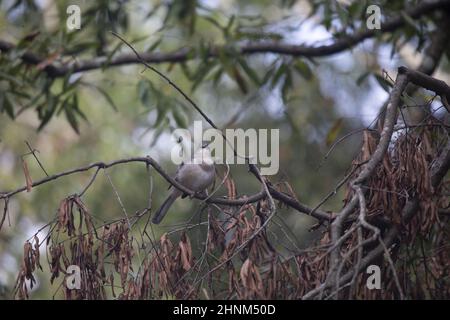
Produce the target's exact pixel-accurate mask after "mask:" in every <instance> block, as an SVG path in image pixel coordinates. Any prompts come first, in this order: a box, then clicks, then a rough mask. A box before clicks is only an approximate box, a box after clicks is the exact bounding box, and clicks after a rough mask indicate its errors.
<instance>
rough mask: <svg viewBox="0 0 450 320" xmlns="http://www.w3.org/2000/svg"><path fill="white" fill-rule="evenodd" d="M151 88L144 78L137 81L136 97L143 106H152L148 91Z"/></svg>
mask: <svg viewBox="0 0 450 320" xmlns="http://www.w3.org/2000/svg"><path fill="white" fill-rule="evenodd" d="M151 90H152V84H151V83H150V82H149V81H148V80H146V79H142V80H140V81H139V82H138V86H137V91H138V97H139V100H140V101H141V103H142V104H143V105H144V106H145V107H152V106H153V103H152V101H150V93H149V92H150V91H151Z"/></svg>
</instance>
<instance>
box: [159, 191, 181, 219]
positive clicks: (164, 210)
mask: <svg viewBox="0 0 450 320" xmlns="http://www.w3.org/2000/svg"><path fill="white" fill-rule="evenodd" d="M180 195H181V193H180V191H179V190H173V191H172V192H171V193H170V195H169V196H168V197H167V199H166V200H165V201H164V203H163V204H162V205H161V207H160V208H159V209H158V211H156V213H155V215H154V216H153V218H152V222H153V223H154V224H159V223H160V222H161V220H162V219H163V218H164V216H165V215H166V214H167V212H168V211H169V208H170V206H172V204H173V203H174V202H175V200H177V198H178V197H179V196H180Z"/></svg>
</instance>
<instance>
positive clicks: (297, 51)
mask: <svg viewBox="0 0 450 320" xmlns="http://www.w3.org/2000/svg"><path fill="white" fill-rule="evenodd" d="M448 8H450V0H434V1H425V2H421V3H419V4H418V5H417V6H415V7H413V8H408V9H405V10H404V12H405V14H406V15H408V16H409V17H411V18H413V19H418V18H420V17H421V16H423V15H426V14H429V13H431V12H433V11H436V10H442V9H448ZM404 24H405V18H404V17H403V16H402V15H399V16H397V17H395V18H391V19H389V20H387V21H385V22H384V23H383V24H382V27H381V29H380V30H376V29H372V30H369V29H362V30H361V31H359V32H356V33H354V34H352V35H351V36H346V37H341V38H338V39H335V40H334V42H333V43H331V44H328V45H321V46H306V45H288V44H283V43H280V42H276V41H266V42H255V43H247V44H241V45H238V46H237V47H236V48H235V49H236V51H237V52H239V53H241V54H243V55H253V54H259V53H275V54H282V55H291V56H296V57H299V56H302V57H322V56H328V55H332V54H335V53H339V52H342V51H344V50H347V49H350V48H352V47H353V46H355V45H356V44H358V43H361V42H363V41H364V40H366V39H369V38H373V37H375V36H377V35H379V34H381V33H387V32H392V31H394V30H396V29H398V28H400V27H402V26H403V25H404ZM14 48H15V46H14V45H13V44H12V43H9V42H6V41H0V51H2V52H8V51H11V50H13V49H14ZM221 50H222V47H219V46H216V47H212V48H210V50H209V53H208V56H209V57H217V56H218V55H219V54H220V52H221ZM139 55H140V57H141V58H142V59H143V60H144V61H145V62H147V63H166V62H169V63H176V62H184V61H187V60H190V59H193V58H195V55H192V50H191V49H189V48H183V49H180V50H176V51H173V52H168V53H154V52H152V53H141V54H139ZM21 58H22V60H23V62H25V63H27V64H31V65H37V64H39V63H41V62H42V61H44V60H45V58H42V57H39V56H38V55H36V54H34V53H32V52H26V53H25V54H23V55H22V57H21ZM141 62H142V61H141V60H140V59H139V58H137V57H136V55H135V54H123V55H119V56H117V57H115V58H113V59H111V60H109V59H108V58H107V57H97V58H94V59H91V60H82V61H80V62H73V63H70V64H67V65H56V64H50V65H47V66H46V67H45V68H44V69H43V71H45V72H46V73H47V74H48V75H49V76H51V77H62V76H65V75H67V74H70V73H75V72H82V71H89V70H95V69H99V68H103V67H105V66H110V67H113V66H121V65H127V64H138V63H141Z"/></svg>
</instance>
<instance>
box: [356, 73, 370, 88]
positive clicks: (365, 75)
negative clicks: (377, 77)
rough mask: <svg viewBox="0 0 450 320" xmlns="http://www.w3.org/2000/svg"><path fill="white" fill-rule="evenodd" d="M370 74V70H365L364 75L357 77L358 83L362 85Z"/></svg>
mask: <svg viewBox="0 0 450 320" xmlns="http://www.w3.org/2000/svg"><path fill="white" fill-rule="evenodd" d="M369 75H370V72H364V73H363V74H362V75H360V76H359V77H358V79H356V85H357V86H361V84H362V83H363V82H364V80H366V79H367V77H368V76H369Z"/></svg>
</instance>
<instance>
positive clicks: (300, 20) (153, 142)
mask: <svg viewBox="0 0 450 320" xmlns="http://www.w3.org/2000/svg"><path fill="white" fill-rule="evenodd" d="M417 3H419V1H406V0H405V1H403V0H397V1H387V0H386V1H370V3H369V1H319V0H310V1H306V0H303V1H295V0H278V1H272V0H271V1H265V0H246V1H238V0H202V1H200V0H187V1H181V0H171V1H158V0H153V1H138V0H133V1H124V0H122V1H104V0H101V1H52V0H39V1H38V0H3V1H1V2H0V40H2V41H4V42H8V43H11V44H13V45H14V47H13V48H12V49H10V50H7V51H2V52H1V53H0V139H1V140H0V190H1V191H6V190H11V189H15V188H17V187H19V186H22V185H24V183H25V178H24V174H23V169H22V164H21V155H23V154H25V153H27V152H28V151H29V150H28V148H27V146H26V144H25V141H28V142H29V143H30V144H31V145H32V146H33V147H34V148H36V149H37V150H38V151H39V153H38V156H39V158H40V160H41V162H42V163H43V165H44V167H45V169H46V171H47V172H48V173H49V174H54V173H57V172H60V171H64V170H67V169H70V168H75V167H79V166H83V165H86V164H88V163H91V162H96V161H105V162H107V161H111V160H114V159H120V158H127V157H132V156H143V155H150V156H152V157H154V158H155V159H157V160H158V161H161V165H162V166H163V167H164V168H166V169H167V170H168V171H169V172H174V170H175V167H174V165H173V164H171V163H170V160H169V154H170V149H171V147H172V146H173V145H175V141H174V140H173V139H172V138H171V132H172V131H173V130H174V129H175V128H178V127H184V128H189V129H191V128H192V124H193V121H194V120H201V117H200V115H199V114H198V113H196V112H195V110H193V108H191V107H190V106H189V105H188V104H187V103H186V101H184V100H183V98H182V97H181V96H180V95H179V94H177V93H176V92H175V91H174V90H173V88H172V87H170V86H169V85H168V84H167V83H166V82H165V81H164V80H162V79H161V78H159V77H158V76H157V75H155V74H154V73H152V72H151V71H150V70H145V68H144V67H143V66H142V65H139V64H130V65H124V66H119V67H110V66H108V62H109V61H110V60H111V59H112V58H114V57H115V56H118V55H120V54H123V53H129V52H130V50H129V48H127V47H126V46H124V44H123V43H122V42H121V41H119V40H118V39H117V38H116V37H114V36H113V35H112V34H111V31H115V32H117V33H119V34H121V35H122V36H123V37H124V38H125V39H127V40H128V41H129V42H130V43H131V44H132V45H133V46H134V47H135V48H136V49H137V50H138V51H139V52H142V53H168V52H176V51H178V50H187V52H188V56H189V58H190V59H189V60H187V61H183V62H182V63H179V62H175V63H162V64H158V65H155V66H156V67H157V68H158V69H159V70H161V71H162V72H163V73H165V74H166V75H168V76H169V77H170V78H171V79H172V80H173V81H174V82H175V83H176V84H177V85H178V86H180V87H181V88H182V89H183V90H185V91H186V92H187V93H188V94H189V95H190V96H191V97H192V98H193V99H194V100H195V101H196V102H197V103H198V104H199V105H200V106H201V108H202V109H203V110H204V111H205V113H206V114H208V115H209V117H210V118H211V119H213V121H214V122H215V123H216V124H218V126H219V127H223V126H227V127H229V128H243V129H246V128H279V129H280V171H279V173H278V175H276V176H274V177H271V180H272V181H273V182H279V181H286V182H288V183H289V184H290V185H291V186H292V188H293V190H295V193H296V196H297V197H298V199H299V200H300V201H302V202H304V203H307V204H309V205H311V206H312V207H314V206H315V205H316V204H317V203H319V201H320V200H321V199H322V198H323V197H324V196H326V194H327V193H328V192H330V191H332V190H333V189H334V186H335V185H336V184H337V183H338V182H339V181H340V180H341V179H342V178H343V177H344V176H345V174H346V170H347V169H348V168H349V165H350V163H351V161H352V159H353V157H354V155H355V154H356V152H357V151H358V150H359V147H360V140H361V136H360V134H355V135H352V136H350V137H349V138H348V139H346V140H344V141H343V142H342V143H340V144H339V145H338V146H337V147H336V148H334V149H333V152H332V153H331V154H330V155H329V156H328V157H327V158H326V159H325V156H326V155H327V152H328V150H329V149H330V147H331V146H332V145H333V143H334V142H336V140H337V139H339V138H340V137H342V136H344V135H345V134H347V133H349V132H351V131H352V130H355V129H360V128H363V127H365V126H368V125H369V124H370V123H371V122H372V121H373V120H374V119H375V117H376V115H377V112H378V110H379V108H380V107H381V105H382V103H383V102H384V100H385V98H386V97H387V94H386V92H385V91H384V89H383V86H382V85H383V84H384V82H383V77H382V74H383V73H382V70H386V71H387V72H388V74H390V75H392V76H393V75H394V74H395V68H396V67H398V66H400V65H408V66H412V67H415V66H417V54H418V53H420V51H421V50H422V49H423V47H424V46H425V45H426V43H427V39H428V37H429V33H430V32H431V31H432V30H433V29H434V28H435V24H434V22H433V21H434V17H433V15H429V16H424V17H421V18H420V19H412V18H411V17H408V16H407V15H406V14H405V13H404V9H405V8H408V7H412V6H414V5H416V4H417ZM71 4H77V5H78V6H79V7H80V8H81V29H80V30H74V31H70V30H68V29H67V27H66V19H67V13H66V9H67V7H68V6H69V5H71ZM369 4H378V5H379V6H380V8H382V18H383V20H385V19H389V18H390V17H394V16H399V15H401V14H403V15H404V19H405V20H406V21H407V22H408V23H406V24H404V25H403V26H402V27H401V28H398V29H396V30H395V31H394V32H391V33H381V32H380V34H379V35H378V36H377V37H375V38H373V39H370V40H367V41H365V42H363V43H361V44H358V45H357V46H355V47H354V48H352V49H351V50H345V51H343V52H342V53H338V54H335V55H332V56H325V57H314V58H313V57H311V58H304V57H295V56H290V55H280V54H276V53H262V54H253V55H244V54H241V53H240V52H239V51H238V50H237V48H238V47H239V45H242V44H247V43H259V42H265V41H271V42H273V43H284V44H286V43H287V44H306V45H312V44H314V45H319V44H328V43H330V39H333V38H335V39H342V38H345V37H346V36H348V35H351V34H353V33H354V32H356V30H360V29H363V30H364V28H365V20H366V11H365V10H366V8H367V6H368V5H369ZM212 47H214V48H216V49H217V50H218V54H217V56H215V57H210V56H208V52H209V50H210V48H212ZM28 51H30V52H33V53H34V54H35V55H37V56H39V57H42V58H43V59H44V60H43V62H41V64H38V65H34V66H33V65H30V64H27V63H24V62H23V61H22V60H21V59H20V56H21V55H23V54H24V53H25V52H28ZM448 52H449V51H448V49H447V52H446V54H447V56H448ZM96 57H104V64H103V66H102V67H101V68H98V69H95V70H92V71H86V72H79V73H71V72H69V73H67V74H66V75H64V76H57V77H52V76H51V75H49V73H47V72H45V70H46V68H47V67H48V65H51V64H57V65H63V64H70V63H74V62H76V61H83V60H92V59H95V58H96ZM44 69H45V70H44ZM439 72H440V73H441V76H443V77H447V79H448V74H447V72H448V61H447V57H444V58H443V59H442V62H441V64H440V68H439ZM207 127H208V125H207V124H206V122H204V128H207ZM24 159H25V160H26V161H27V163H28V166H29V169H30V173H31V176H32V178H33V180H34V181H36V180H38V179H40V178H42V177H43V176H44V175H45V174H44V172H43V171H42V170H41V169H40V168H39V166H38V164H37V163H36V161H35V160H34V159H33V158H32V157H31V156H30V155H27V156H25V158H24ZM108 172H109V174H110V176H111V179H112V181H113V183H114V186H115V187H116V189H117V191H118V193H119V194H120V198H121V200H122V201H123V204H124V207H125V208H126V210H127V212H128V213H134V212H136V211H137V210H139V209H142V208H144V207H145V206H146V205H147V196H148V191H149V181H148V177H147V175H146V168H145V166H144V165H135V164H133V165H125V166H120V167H115V168H113V169H110V170H108ZM92 174H93V171H91V172H89V173H81V174H78V175H73V176H69V177H66V178H63V179H59V180H57V181H55V182H52V183H48V184H45V185H43V186H39V187H36V188H34V189H33V190H32V191H31V192H29V193H22V194H19V195H17V196H15V197H13V198H12V199H11V200H10V207H9V214H8V221H7V223H6V225H5V226H4V228H3V229H2V230H1V231H0V296H1V295H3V296H4V297H8V296H9V294H10V291H11V289H12V287H13V285H14V282H15V277H16V272H17V270H18V267H19V264H20V263H21V262H20V261H21V255H22V247H23V243H24V241H25V240H26V239H27V238H29V237H31V236H32V235H33V234H34V233H35V232H36V230H38V229H39V228H40V227H42V226H43V225H45V224H46V223H47V222H49V221H50V220H51V219H52V218H53V217H54V215H55V213H56V210H57V208H58V205H59V202H60V201H61V200H62V199H63V198H65V197H66V196H68V195H70V194H74V193H77V192H80V191H81V190H82V189H83V187H84V186H85V185H86V184H87V183H88V181H89V179H90V177H91V175H92ZM231 174H232V176H233V177H234V179H235V181H236V186H237V190H238V192H239V194H252V193H254V192H257V191H259V186H258V184H257V181H256V180H255V179H254V177H253V176H252V175H251V174H249V173H248V172H247V167H246V166H244V165H240V166H237V165H234V166H231ZM153 178H154V181H153V182H154V186H153V195H152V200H153V203H154V207H157V206H158V205H159V204H160V203H161V201H162V200H163V198H164V197H165V196H166V188H167V183H166V182H165V181H163V179H161V178H160V177H159V176H158V175H156V174H153ZM222 191H223V190H222ZM341 199H342V194H338V195H337V196H335V197H333V198H332V199H330V200H329V201H328V202H327V203H326V204H325V207H324V208H325V209H329V210H336V209H338V208H340V207H341ZM84 201H85V203H86V205H87V206H88V208H89V209H90V211H91V212H92V214H93V215H94V216H95V217H96V220H97V221H96V222H98V223H101V222H103V221H108V220H112V219H118V218H122V217H123V212H122V209H121V207H120V204H119V203H118V201H117V198H116V197H115V196H114V191H113V189H112V186H111V184H110V183H109V182H108V178H107V176H105V175H104V174H103V173H102V172H101V173H100V175H99V177H98V178H97V179H96V181H95V183H94V184H93V186H92V187H91V188H90V189H89V191H88V192H87V193H86V195H85V196H84ZM1 206H2V204H0V209H2V207H1ZM198 209H199V204H198V202H197V201H190V200H182V201H179V202H177V204H176V205H175V206H174V208H173V209H172V211H173V212H172V213H171V214H169V215H168V218H167V220H165V221H164V223H163V224H162V225H161V226H158V227H155V231H156V233H157V235H161V234H162V233H163V232H165V231H167V230H170V229H171V228H173V226H174V225H175V224H180V223H181V222H183V221H186V220H188V219H189V217H190V216H192V214H193V213H195V212H197V211H198ZM201 219H205V217H204V215H203V217H202V218H201ZM276 219H277V220H278V221H279V223H282V224H283V225H286V226H289V229H290V231H291V232H292V234H295V239H296V241H297V246H298V247H300V248H304V247H307V246H308V245H309V244H310V243H311V239H313V238H314V233H310V232H308V229H309V228H310V227H311V225H312V224H313V223H314V220H313V219H309V218H308V217H306V216H305V215H300V214H298V213H296V212H293V211H291V210H287V209H285V208H282V209H280V210H279V213H278V215H277V218H276ZM202 232H203V233H204V232H205V230H204V229H201V228H200V229H198V230H197V231H196V233H194V234H193V235H191V237H193V236H197V237H198V238H197V239H196V240H193V243H196V241H199V242H200V241H201V239H202ZM274 232H275V233H279V232H280V231H279V230H276V229H274ZM280 237H281V236H280ZM200 245H201V244H200ZM279 246H280V248H279V249H280V250H283V249H284V248H283V246H286V247H287V248H286V250H288V249H289V247H290V246H292V245H291V244H285V243H284V242H283V241H279ZM194 249H195V246H194ZM44 270H45V269H44ZM38 279H39V283H38V286H37V287H36V288H35V289H34V291H35V292H34V293H33V297H34V298H49V297H52V296H53V294H54V293H55V291H56V289H57V285H54V286H53V287H51V286H49V282H48V279H46V273H45V271H44V272H43V273H42V272H41V273H40V274H39V276H38ZM56 297H58V294H57V295H56Z"/></svg>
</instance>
